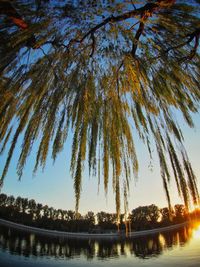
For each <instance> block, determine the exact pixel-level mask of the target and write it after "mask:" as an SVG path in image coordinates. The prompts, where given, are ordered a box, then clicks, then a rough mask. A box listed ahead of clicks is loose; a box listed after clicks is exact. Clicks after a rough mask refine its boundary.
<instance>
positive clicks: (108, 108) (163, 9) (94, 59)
mask: <svg viewBox="0 0 200 267" xmlns="http://www.w3.org/2000/svg"><path fill="white" fill-rule="evenodd" d="M3 2H4V3H8V2H9V1H6V0H5V1H3ZM3 2H1V4H0V10H1V13H0V21H1V25H2V26H1V29H0V37H1V38H2V41H1V44H0V58H1V61H0V142H1V144H2V147H1V152H3V151H4V150H5V148H6V145H8V146H9V149H8V155H7V160H6V164H5V167H4V169H3V173H2V175H1V178H0V182H1V185H2V184H3V180H4V178H5V176H6V173H7V171H8V168H9V164H10V161H11V158H12V155H13V152H14V149H15V147H16V144H17V141H18V139H19V136H20V135H22V136H23V142H22V149H21V154H20V155H19V160H18V164H17V173H18V175H19V178H21V176H22V175H23V169H24V166H25V164H26V160H27V158H28V156H29V155H30V152H31V150H32V146H33V144H34V143H36V142H37V144H39V145H38V151H37V155H36V162H35V168H34V172H36V171H37V168H38V167H39V166H41V167H43V168H44V167H45V163H46V160H47V156H48V154H49V151H50V150H51V147H52V158H53V160H55V159H56V157H57V154H58V153H59V152H60V151H62V149H63V146H64V143H65V141H66V139H67V136H68V132H69V131H71V130H72V132H73V144H72V149H71V151H72V152H71V173H72V176H73V179H74V189H75V196H76V212H78V207H79V199H80V193H81V184H82V172H83V168H84V163H85V161H86V160H88V166H89V170H90V172H91V171H92V173H93V174H94V175H96V174H97V171H96V170H97V169H98V175H99V174H100V175H102V176H103V179H104V188H105V192H107V188H108V182H109V179H110V176H112V184H113V189H114V192H115V194H116V209H117V218H118V220H119V213H120V203H121V196H124V198H125V199H124V203H127V195H128V194H127V192H128V188H129V180H130V178H131V177H132V176H134V177H137V173H138V161H137V156H136V151H135V144H134V137H133V133H135V132H137V133H138V134H139V137H140V138H141V140H142V141H143V142H145V143H146V145H147V147H148V150H149V152H150V153H151V146H150V140H152V137H153V140H154V142H155V146H156V149H157V152H158V156H159V161H160V168H161V177H162V179H163V186H164V189H165V192H166V196H167V201H168V203H169V206H170V194H169V182H170V180H171V174H170V167H169V166H168V165H169V163H171V166H172V171H173V174H174V177H175V181H176V184H177V190H178V192H179V194H180V196H181V197H182V198H183V200H184V203H185V205H186V207H187V208H188V207H189V202H190V197H192V201H193V202H194V203H195V204H197V203H198V202H199V194H198V190H197V185H196V178H195V175H194V173H193V170H192V167H191V164H190V162H189V160H188V156H187V154H186V151H185V150H184V146H183V135H182V132H181V129H180V127H179V126H178V124H177V122H176V120H175V117H174V110H179V111H180V112H181V113H182V115H183V117H184V118H185V121H186V123H187V124H188V125H189V126H191V127H192V126H193V122H192V118H191V113H192V112H197V110H198V104H199V100H200V90H199V84H200V83H199V67H200V64H199V48H198V45H199V34H200V24H199V15H198V14H199V13H198V12H199V5H198V3H196V2H195V1H190V2H186V1H170V0H161V1H140V2H139V3H138V1H132V3H130V1H80V2H79V1H70V2H69V1H53V2H52V1H42V0H41V1H34V0H32V1H28V2H27V1H23V0H18V1H15V3H13V6H11V7H10V8H11V9H12V10H13V9H14V10H15V11H16V12H17V13H18V17H19V16H21V17H20V19H21V21H22V22H23V24H16V23H15V22H14V21H13V19H12V18H11V16H10V13H9V12H8V11H9V10H8V9H6V10H5V9H4V8H3ZM175 2H176V3H175ZM132 4H135V6H133V5H132ZM12 12H14V11H12ZM12 14H13V13H12ZM20 25H27V27H25V26H23V27H22V26H20ZM176 144H177V146H176ZM100 163H101V164H100ZM101 166H102V170H101ZM111 173H112V175H111ZM121 188H124V194H123V193H121ZM125 209H127V204H125Z"/></svg>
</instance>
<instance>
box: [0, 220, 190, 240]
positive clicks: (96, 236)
mask: <svg viewBox="0 0 200 267" xmlns="http://www.w3.org/2000/svg"><path fill="white" fill-rule="evenodd" d="M188 224H189V222H188V221H187V222H184V223H180V224H175V225H170V226H166V227H161V228H155V229H151V230H142V231H136V232H130V233H129V234H128V236H126V235H125V233H124V232H123V233H110V234H106V233H105V234H97V233H92V234H91V233H81V232H79V233H74V232H64V231H63V232H62V231H56V230H47V229H43V228H37V227H32V226H26V225H23V224H19V223H14V222H11V221H7V220H4V219H0V225H4V226H8V227H11V228H14V229H17V230H22V231H26V232H29V233H36V234H39V235H45V236H51V237H62V238H78V239H113V238H117V239H119V238H125V239H126V238H134V237H142V236H146V235H153V234H156V233H162V232H167V231H170V230H175V229H179V228H181V227H183V226H186V225H188Z"/></svg>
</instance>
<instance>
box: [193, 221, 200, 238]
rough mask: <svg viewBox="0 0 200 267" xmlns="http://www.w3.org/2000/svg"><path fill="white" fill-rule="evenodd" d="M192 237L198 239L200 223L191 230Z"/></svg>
mask: <svg viewBox="0 0 200 267" xmlns="http://www.w3.org/2000/svg"><path fill="white" fill-rule="evenodd" d="M193 238H194V239H200V223H199V225H198V227H197V228H195V229H194V230H193Z"/></svg>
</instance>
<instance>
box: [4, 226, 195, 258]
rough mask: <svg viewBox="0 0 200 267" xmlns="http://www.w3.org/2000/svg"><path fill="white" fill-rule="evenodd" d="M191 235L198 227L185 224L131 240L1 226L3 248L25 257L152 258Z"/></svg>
mask: <svg viewBox="0 0 200 267" xmlns="http://www.w3.org/2000/svg"><path fill="white" fill-rule="evenodd" d="M192 237H195V238H198V237H200V225H199V228H195V229H193V227H192V226H189V227H183V228H181V229H179V230H176V231H171V232H166V233H163V234H155V235H152V236H146V237H140V238H134V239H128V240H98V241H96V240H77V239H62V238H52V237H51V238H50V237H43V236H40V235H37V234H30V233H24V232H21V231H16V230H14V229H11V228H7V227H5V226H1V227H0V249H1V250H2V251H9V253H11V254H17V255H23V256H25V257H31V256H35V257H48V258H49V257H53V258H74V257H85V258H86V259H87V260H90V259H93V258H97V259H101V260H102V259H107V258H117V257H120V256H122V255H123V256H128V255H135V256H136V257H138V258H142V259H149V258H152V257H158V256H159V255H160V254H162V253H163V252H164V251H165V250H168V249H172V248H174V247H177V246H184V245H185V244H186V243H187V242H188V241H189V240H190V239H191V238H192Z"/></svg>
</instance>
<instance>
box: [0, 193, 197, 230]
mask: <svg viewBox="0 0 200 267" xmlns="http://www.w3.org/2000/svg"><path fill="white" fill-rule="evenodd" d="M194 216H197V217H200V210H196V211H195V212H193V213H190V214H188V213H187V212H186V208H185V206H184V205H182V204H176V205H175V206H174V209H173V211H172V212H169V209H168V208H167V207H165V208H160V209H159V208H158V207H157V206H156V205H154V204H152V205H149V206H140V207H138V208H136V209H133V210H132V212H131V213H130V214H129V215H128V216H126V217H127V218H128V219H127V220H125V215H124V214H122V215H121V216H120V222H118V223H117V215H116V213H107V212H103V211H101V212H98V213H97V214H95V213H94V212H92V211H88V212H87V214H85V215H81V214H80V213H79V214H78V217H77V215H76V213H75V211H72V210H62V209H55V208H53V207H49V206H48V205H42V204H40V203H36V201H35V200H34V199H31V200H29V199H28V198H22V197H17V198H15V197H14V196H7V195H6V194H0V218H3V219H7V220H10V221H13V222H16V223H21V224H25V225H29V226H35V227H40V228H46V229H52V230H60V231H70V232H110V231H117V229H118V227H119V229H120V230H121V231H125V228H126V225H127V224H128V227H129V228H130V230H132V231H134V230H137V231H139V230H147V229H152V228H157V227H163V226H168V225H171V224H175V223H181V222H184V221H187V220H188V219H189V217H192V218H193V217H194Z"/></svg>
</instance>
